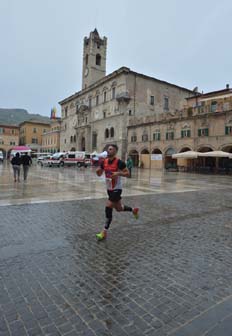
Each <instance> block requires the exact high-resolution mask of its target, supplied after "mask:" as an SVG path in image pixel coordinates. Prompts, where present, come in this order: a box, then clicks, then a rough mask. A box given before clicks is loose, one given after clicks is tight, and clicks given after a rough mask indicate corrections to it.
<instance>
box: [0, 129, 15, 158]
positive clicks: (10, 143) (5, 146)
mask: <svg viewBox="0 0 232 336" xmlns="http://www.w3.org/2000/svg"><path fill="white" fill-rule="evenodd" d="M18 144H19V127H18V126H13V125H2V124H0V151H2V152H3V154H4V157H5V158H6V157H8V156H9V153H10V151H11V149H12V147H14V146H17V145H18Z"/></svg>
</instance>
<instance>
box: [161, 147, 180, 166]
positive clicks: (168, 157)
mask: <svg viewBox="0 0 232 336" xmlns="http://www.w3.org/2000/svg"><path fill="white" fill-rule="evenodd" d="M173 154H176V151H175V149H174V148H172V147H170V148H168V149H167V150H166V152H165V159H164V167H165V169H174V170H176V169H177V160H176V159H173V158H172V155H173Z"/></svg>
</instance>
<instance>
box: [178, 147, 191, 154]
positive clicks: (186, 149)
mask: <svg viewBox="0 0 232 336" xmlns="http://www.w3.org/2000/svg"><path fill="white" fill-rule="evenodd" d="M188 151H191V148H189V147H183V148H181V150H180V152H179V153H184V152H188Z"/></svg>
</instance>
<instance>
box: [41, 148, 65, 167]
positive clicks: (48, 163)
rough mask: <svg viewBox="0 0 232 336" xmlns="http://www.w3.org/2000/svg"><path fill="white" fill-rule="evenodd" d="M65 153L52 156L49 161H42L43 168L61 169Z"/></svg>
mask: <svg viewBox="0 0 232 336" xmlns="http://www.w3.org/2000/svg"><path fill="white" fill-rule="evenodd" d="M65 154H66V153H65V152H58V153H55V154H53V155H52V156H50V157H49V158H48V159H46V160H43V161H41V162H42V166H48V167H55V166H56V167H59V166H60V163H61V160H62V158H63V156H65Z"/></svg>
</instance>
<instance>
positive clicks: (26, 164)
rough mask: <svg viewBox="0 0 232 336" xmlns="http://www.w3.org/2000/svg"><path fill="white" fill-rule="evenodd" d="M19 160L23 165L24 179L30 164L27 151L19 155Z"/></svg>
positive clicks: (30, 160)
mask: <svg viewBox="0 0 232 336" xmlns="http://www.w3.org/2000/svg"><path fill="white" fill-rule="evenodd" d="M21 160H22V165H23V178H24V181H26V179H27V175H28V170H29V167H30V165H31V164H32V159H31V157H30V156H29V155H28V154H27V153H25V154H24V155H23V156H22V157H21Z"/></svg>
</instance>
